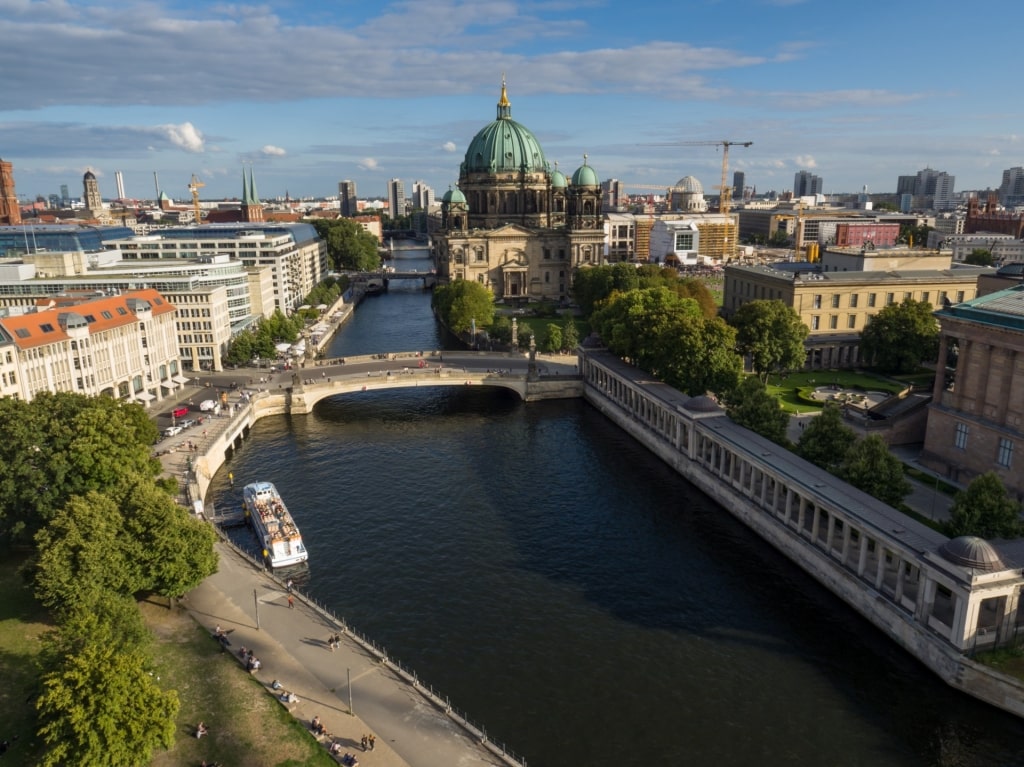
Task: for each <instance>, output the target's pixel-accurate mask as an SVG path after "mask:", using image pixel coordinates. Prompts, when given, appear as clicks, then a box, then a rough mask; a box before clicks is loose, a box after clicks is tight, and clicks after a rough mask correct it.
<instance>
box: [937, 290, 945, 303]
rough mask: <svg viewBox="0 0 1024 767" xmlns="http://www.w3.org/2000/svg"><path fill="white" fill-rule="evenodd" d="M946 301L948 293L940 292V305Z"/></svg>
mask: <svg viewBox="0 0 1024 767" xmlns="http://www.w3.org/2000/svg"><path fill="white" fill-rule="evenodd" d="M945 300H946V291H944V290H940V291H939V303H940V304H941V303H943V302H945Z"/></svg>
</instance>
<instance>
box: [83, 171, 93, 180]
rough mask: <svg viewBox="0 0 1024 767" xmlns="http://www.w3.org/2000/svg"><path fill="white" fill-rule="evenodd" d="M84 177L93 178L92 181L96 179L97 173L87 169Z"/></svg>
mask: <svg viewBox="0 0 1024 767" xmlns="http://www.w3.org/2000/svg"><path fill="white" fill-rule="evenodd" d="M82 178H83V179H86V180H92V181H95V180H96V174H95V173H93V172H92V171H91V170H87V171H86V172H85V175H84V176H82Z"/></svg>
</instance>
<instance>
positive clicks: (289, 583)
mask: <svg viewBox="0 0 1024 767" xmlns="http://www.w3.org/2000/svg"><path fill="white" fill-rule="evenodd" d="M284 587H285V588H286V589H288V593H289V594H291V593H292V579H291V578H289V579H288V582H287V583H286V584H285V585H284Z"/></svg>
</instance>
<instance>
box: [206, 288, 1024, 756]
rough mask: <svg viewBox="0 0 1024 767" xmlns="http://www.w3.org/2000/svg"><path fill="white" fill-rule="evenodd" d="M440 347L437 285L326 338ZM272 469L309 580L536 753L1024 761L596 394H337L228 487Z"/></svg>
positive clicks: (262, 431)
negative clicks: (433, 293) (566, 397)
mask: <svg viewBox="0 0 1024 767" xmlns="http://www.w3.org/2000/svg"><path fill="white" fill-rule="evenodd" d="M396 287H398V288H401V287H402V286H396ZM441 345H442V340H441V338H440V336H439V335H438V330H437V328H436V326H435V325H434V323H433V321H432V319H431V317H430V313H429V295H427V294H424V293H420V292H417V291H415V290H406V291H402V290H397V291H395V292H392V293H390V294H388V295H385V296H381V297H378V298H372V299H368V300H367V301H365V302H364V303H363V304H362V305H361V306H360V307H359V309H358V310H357V312H356V314H355V317H354V318H353V319H352V320H351V321H350V322H349V324H348V325H346V327H345V328H344V329H343V330H342V332H341V334H340V335H339V337H338V338H337V339H336V340H335V342H334V344H333V348H332V350H331V352H330V353H331V354H332V355H354V354H360V353H372V352H380V351H400V350H411V349H432V348H438V347H440V346H441ZM229 470H230V471H232V472H233V473H234V475H235V478H236V488H234V489H231V488H228V487H227V486H226V484H227V483H226V481H225V477H226V475H227V472H228V471H229ZM258 479H265V480H270V481H272V482H274V483H276V484H277V486H278V488H279V489H280V490H281V493H282V494H283V496H284V498H285V499H286V501H287V503H288V505H289V507H290V509H291V510H292V512H293V514H294V516H295V518H296V521H297V522H298V524H299V526H300V528H301V529H302V532H303V536H304V539H305V542H306V545H307V547H308V549H309V551H310V567H309V584H308V589H309V590H310V591H311V592H312V593H313V594H314V595H316V596H317V598H318V599H319V600H321V601H323V602H325V603H327V604H328V605H329V606H331V608H332V609H333V611H334V612H335V613H336V614H338V615H341V616H344V617H345V618H346V619H347V620H348V621H349V622H350V623H352V625H354V626H355V627H357V628H358V629H360V630H361V631H362V632H364V633H365V634H367V635H369V636H370V637H372V638H373V639H374V640H375V641H376V642H378V643H379V644H381V645H383V646H384V647H386V648H387V649H388V651H389V652H390V654H391V655H392V656H393V657H395V658H397V659H399V660H401V661H402V662H403V663H405V664H406V665H408V666H410V667H411V668H412V669H414V670H415V671H416V672H418V674H419V676H420V677H421V678H422V679H423V680H424V681H426V682H428V683H429V684H431V685H432V686H433V687H435V688H437V689H438V690H439V691H441V692H442V694H445V695H447V696H449V697H450V699H451V702H452V704H453V705H454V706H456V707H457V708H459V709H462V710H464V711H466V712H468V714H469V715H470V717H471V718H472V719H473V720H474V721H476V722H478V723H480V724H482V725H484V726H485V727H486V729H487V732H488V733H489V734H491V735H492V736H493V737H494V739H495V740H499V741H503V742H505V743H507V744H508V745H509V746H510V747H511V748H512V749H513V750H515V751H516V752H517V753H519V754H520V755H522V756H524V757H525V758H526V759H527V760H528V762H529V764H530V765H532V766H534V767H537V766H539V767H546V766H551V767H568V766H570V765H617V766H619V767H632V765H644V766H650V765H670V764H671V765H762V764H764V765H886V766H888V765H893V766H896V765H940V764H941V765H1016V764H1021V765H1024V726H1022V724H1021V723H1020V722H1019V721H1018V720H1016V719H1014V718H1012V717H1009V716H1007V715H1004V714H1001V713H1000V712H998V711H996V710H994V709H992V708H989V707H987V706H984V705H982V704H980V703H976V702H974V701H973V700H972V699H970V698H967V697H966V696H963V695H960V694H958V693H955V692H953V691H951V690H949V689H948V688H947V687H946V686H945V685H943V684H941V683H940V682H939V681H938V680H937V679H936V678H935V677H934V676H932V675H931V674H930V673H929V672H927V671H926V670H925V669H924V668H923V667H921V666H920V665H919V664H918V663H917V662H916V661H915V660H913V659H912V658H911V657H910V656H908V655H907V654H905V653H904V652H902V651H901V650H899V649H898V648H897V647H896V646H895V645H894V644H892V643H891V642H890V641H889V640H887V639H886V638H885V637H884V636H883V635H881V634H880V633H879V632H878V631H877V630H875V629H874V628H873V627H871V626H870V625H869V624H867V623H866V622H864V621H863V620H861V619H860V618H859V617H858V616H857V615H855V614H854V613H853V612H852V611H850V610H849V609H847V608H846V607H845V606H844V605H843V604H842V603H840V602H838V601H837V600H836V599H835V598H833V597H832V596H831V595H830V594H829V593H827V592H825V591H824V590H823V589H821V588H819V587H818V586H816V585H815V584H814V582H813V581H811V580H810V579H809V577H807V576H805V575H804V574H803V573H802V571H800V570H799V569H797V568H796V567H795V566H794V565H792V564H790V563H789V562H788V561H787V560H786V559H784V558H783V557H782V556H780V555H778V554H776V553H775V552H774V551H773V550H772V549H771V548H769V547H768V546H767V544H764V543H762V542H761V540H760V539H758V538H757V537H756V536H754V535H753V534H752V533H750V532H748V531H747V529H746V528H745V527H743V526H742V525H740V524H739V523H737V522H735V521H734V520H733V519H732V517H731V516H729V514H727V513H726V512H725V511H723V510H722V509H721V508H719V507H718V506H716V505H715V504H714V503H712V502H711V501H709V500H708V499H707V498H705V497H704V496H703V495H701V494H700V493H699V492H698V491H696V490H695V489H694V488H692V487H691V486H690V485H689V484H688V483H686V482H685V481H683V480H682V479H680V478H679V477H678V476H677V475H675V474H674V473H673V472H671V471H670V470H669V469H668V468H667V467H665V466H664V465H663V464H661V463H660V462H659V461H657V460H656V459H654V458H653V457H652V456H651V455H650V454H649V453H647V452H646V451H645V450H644V449H643V448H641V447H640V446H638V445H637V444H636V443H635V442H633V441H632V440H631V439H629V438H628V437H627V436H625V435H624V434H623V433H621V432H620V431H619V430H618V429H616V428H615V427H613V426H612V425H611V424H610V423H609V422H608V421H606V420H605V419H604V418H603V417H602V416H600V415H599V414H598V413H596V412H595V411H593V410H592V409H591V408H589V407H588V406H587V405H585V404H584V403H582V402H579V401H572V402H549V403H534V404H530V405H526V404H523V403H521V402H519V401H518V399H516V398H515V395H513V394H511V393H510V392H507V391H505V390H500V389H495V390H493V391H492V390H487V389H484V388H482V387H472V388H471V389H465V390H463V389H448V388H439V389H436V390H431V389H424V388H418V389H415V390H410V391H407V392H368V393H360V394H353V395H348V396H344V397H338V398H335V399H332V400H327V401H324V402H322V403H321V404H320V405H319V406H318V407H317V409H316V412H315V413H314V414H313V415H310V416H297V417H295V418H286V417H278V418H267V419H264V420H262V421H260V422H259V423H258V424H257V425H256V427H255V428H254V430H253V438H252V439H251V440H249V441H248V442H247V443H246V444H245V446H244V447H243V448H242V450H240V451H239V452H238V454H237V455H236V456H235V457H234V459H233V460H232V461H231V463H230V464H228V466H226V467H225V468H224V469H223V470H222V471H221V472H220V475H218V477H217V479H216V480H215V484H214V488H213V490H214V500H215V501H216V502H217V503H218V504H222V503H223V504H237V502H238V501H237V497H236V496H237V494H238V486H239V484H240V483H242V482H249V481H254V480H258ZM240 535H241V537H242V540H245V536H246V535H250V534H248V533H247V532H246V531H244V530H243V531H241V532H240ZM250 545H252V546H253V547H254V545H255V544H254V541H253V542H250Z"/></svg>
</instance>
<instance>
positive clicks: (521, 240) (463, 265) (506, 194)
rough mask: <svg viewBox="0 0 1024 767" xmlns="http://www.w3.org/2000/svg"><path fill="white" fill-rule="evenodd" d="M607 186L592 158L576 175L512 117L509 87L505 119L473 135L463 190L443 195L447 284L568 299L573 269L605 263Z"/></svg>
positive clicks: (509, 295)
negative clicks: (465, 282)
mask: <svg viewBox="0 0 1024 767" xmlns="http://www.w3.org/2000/svg"><path fill="white" fill-rule="evenodd" d="M603 250H604V228H603V219H602V213H601V184H600V181H599V180H598V175H597V172H596V171H595V170H594V169H593V168H592V167H591V166H590V165H588V164H587V157H586V155H584V156H583V165H581V166H580V167H579V168H577V169H576V171H575V172H574V173H573V174H572V177H571V178H566V176H565V175H564V174H563V173H562V172H561V171H559V170H558V168H557V167H556V166H552V165H551V164H550V163H549V162H548V160H547V158H546V157H545V156H544V150H543V149H541V146H540V142H538V141H537V138H536V137H535V136H534V135H533V133H531V132H530V131H529V130H528V129H527V128H526V127H525V126H523V125H521V124H519V123H517V122H516V121H515V120H513V119H512V106H511V104H510V103H509V100H508V96H507V94H506V91H505V83H504V81H503V82H502V85H501V98H500V99H499V100H498V114H497V117H496V118H495V119H494V120H493V121H492V122H490V123H488V124H487V125H485V126H484V127H483V128H481V129H480V131H479V132H478V133H477V134H476V136H474V137H473V140H472V141H470V143H469V148H468V149H466V156H465V159H464V160H463V162H462V165H461V166H460V169H459V181H458V186H457V187H456V188H453V189H449V190H448V191H447V192H446V193H445V195H444V197H443V198H442V200H441V228H440V230H439V231H438V232H437V233H436V234H435V235H434V257H435V260H436V263H437V271H438V275H439V277H440V278H441V279H442V280H474V281H476V282H479V283H481V284H483V285H486V286H487V287H489V288H490V289H491V291H492V292H493V293H494V296H495V298H496V299H498V300H508V299H511V300H518V301H539V300H554V301H562V300H566V299H568V297H569V292H570V289H571V283H572V272H573V270H574V269H576V268H577V267H580V266H584V265H588V264H599V263H601V262H602V255H603Z"/></svg>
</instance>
